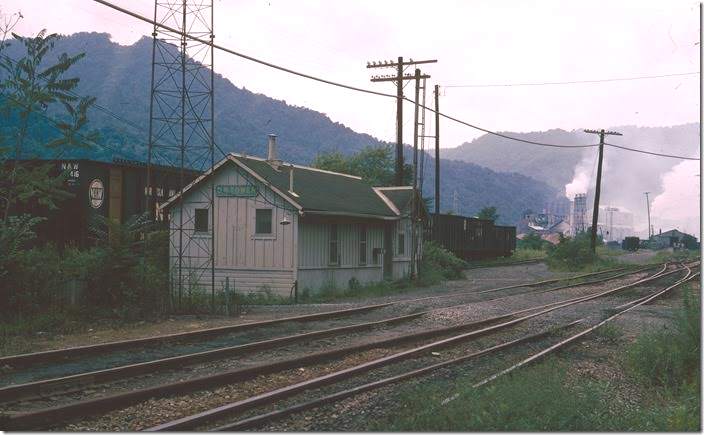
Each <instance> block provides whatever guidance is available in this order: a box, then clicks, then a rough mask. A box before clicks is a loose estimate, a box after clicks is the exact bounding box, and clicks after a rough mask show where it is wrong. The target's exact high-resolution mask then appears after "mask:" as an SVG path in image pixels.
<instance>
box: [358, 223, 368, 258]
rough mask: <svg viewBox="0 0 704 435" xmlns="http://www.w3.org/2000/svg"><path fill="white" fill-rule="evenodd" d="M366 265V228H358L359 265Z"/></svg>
mask: <svg viewBox="0 0 704 435" xmlns="http://www.w3.org/2000/svg"><path fill="white" fill-rule="evenodd" d="M366 264H367V226H366V225H364V224H362V225H360V226H359V265H360V266H364V265H366Z"/></svg>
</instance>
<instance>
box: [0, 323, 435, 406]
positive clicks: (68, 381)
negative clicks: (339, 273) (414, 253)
mask: <svg viewBox="0 0 704 435" xmlns="http://www.w3.org/2000/svg"><path fill="white" fill-rule="evenodd" d="M426 313H427V312H420V313H413V314H408V315H405V316H399V317H392V318H389V319H383V320H377V321H374V322H366V323H359V324H354V325H349V326H341V327H337V328H331V329H326V330H322V331H312V332H305V333H302V334H295V335H288V336H285V337H278V338H273V339H269V340H262V341H255V342H252V343H246V344H240V345H237V346H228V347H224V348H219V349H214V350H207V351H202V352H196V353H190V354H186V355H178V356H173V357H168V358H160V359H157V360H152V361H145V362H141V363H135V364H128V365H123V366H118V367H111V368H108V369H103V370H95V371H91V372H85V373H78V374H75V375H68V376H62V377H58V378H52V379H44V380H38V381H32V382H27V383H23V384H16V385H9V386H6V387H2V388H0V403H2V402H10V401H11V402H17V401H20V400H27V399H32V398H39V397H42V396H44V395H47V393H55V392H61V393H70V392H73V391H76V390H77V389H80V388H83V387H85V386H86V385H91V384H98V383H103V382H108V381H113V380H116V379H123V378H126V377H129V376H136V375H140V374H144V373H150V372H153V371H156V370H160V369H167V368H173V367H183V366H185V365H190V364H195V363H199V362H204V361H212V360H215V359H219V358H225V357H230V356H234V355H241V354H244V353H246V352H250V351H253V350H263V349H270V348H273V347H276V346H280V345H284V344H289V343H295V342H298V341H303V340H309V339H313V338H321V337H326V336H330V335H335V334H340V333H349V332H354V331H360V330H363V329H367V328H374V327H377V326H381V325H390V324H394V323H401V322H405V321H408V320H412V319H415V318H418V317H420V316H423V315H425V314H426Z"/></svg>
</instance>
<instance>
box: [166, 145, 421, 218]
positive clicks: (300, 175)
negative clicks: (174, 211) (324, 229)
mask: <svg viewBox="0 0 704 435" xmlns="http://www.w3.org/2000/svg"><path fill="white" fill-rule="evenodd" d="M227 164H235V165H237V166H239V167H240V168H242V169H243V170H245V171H247V172H248V173H250V174H251V175H253V176H255V177H256V178H257V179H258V180H259V181H261V182H262V183H264V184H266V185H267V186H268V187H270V188H271V189H272V190H274V191H275V192H276V193H277V194H279V195H280V196H282V197H283V198H284V199H285V200H286V201H288V202H289V203H291V204H293V205H294V206H295V207H296V208H297V209H298V210H299V211H301V212H304V213H313V214H331V215H354V216H368V217H374V218H381V219H398V217H399V216H400V215H401V213H402V208H398V207H397V205H396V202H395V201H397V200H398V201H399V204H403V205H404V206H405V204H404V199H403V197H404V196H405V197H407V198H408V199H410V192H411V189H412V188H411V187H410V186H409V187H403V188H401V189H399V192H401V191H404V190H405V192H403V193H398V194H396V193H389V192H390V191H389V190H387V188H374V187H372V186H371V185H369V184H368V183H366V182H365V181H363V180H362V179H361V178H360V177H356V176H354V175H349V174H342V173H337V172H330V171H324V170H321V169H316V168H311V167H307V166H300V165H292V164H289V163H282V164H280V165H276V166H275V165H272V164H270V162H267V161H266V160H265V159H262V158H259V157H251V156H245V155H241V154H235V153H230V154H228V156H227V157H226V158H224V159H223V160H221V161H220V162H218V163H217V164H216V165H215V166H214V167H213V168H212V169H211V170H209V171H207V172H206V173H204V174H203V175H202V176H200V177H198V178H197V179H196V180H194V181H193V182H192V183H191V184H190V185H188V186H186V188H185V189H184V192H187V191H189V190H190V189H191V188H193V187H194V186H195V185H196V184H198V183H200V182H202V181H203V180H205V179H206V178H208V177H209V176H210V175H211V174H212V173H213V172H215V171H218V170H220V169H221V168H223V167H224V166H226V165H227ZM292 170H293V192H290V191H289V188H290V185H289V183H290V173H291V171H292ZM380 190H381V192H380ZM393 192H395V191H393ZM389 195H391V196H392V197H393V199H392V198H389V197H388V196H389ZM177 198H178V195H176V196H174V197H172V198H170V199H169V201H168V202H166V203H165V204H164V205H163V206H162V208H163V209H166V208H168V207H170V205H172V204H173V203H174V202H175V200H176V199H177ZM407 202H408V200H406V203H407ZM400 210H401V212H400Z"/></svg>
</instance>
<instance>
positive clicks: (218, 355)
mask: <svg viewBox="0 0 704 435" xmlns="http://www.w3.org/2000/svg"><path fill="white" fill-rule="evenodd" d="M617 270H621V269H617ZM642 270H643V269H640V270H637V271H632V272H626V273H620V274H617V275H613V276H609V277H606V278H601V279H599V280H592V281H586V282H582V283H579V284H577V285H565V286H561V287H557V288H554V289H562V288H566V287H570V286H573V287H576V286H579V285H586V284H593V283H595V282H605V281H607V280H610V279H615V278H618V277H621V276H624V275H627V274H630V273H637V272H640V271H642ZM613 271H614V270H611V271H605V272H598V273H591V274H585V275H580V276H577V277H572V278H571V279H576V278H581V277H584V276H592V275H595V274H603V273H606V272H613ZM557 281H560V280H559V279H558V280H555V279H553V280H546V281H540V282H537V283H533V285H536V284H544V283H552V282H557ZM514 287H516V286H509V287H508V288H514ZM493 290H498V289H493ZM493 290H492V291H493ZM549 290H551V289H548V290H544V291H549ZM479 293H484V292H479ZM459 306H461V305H459ZM377 307H378V305H377ZM437 310H439V309H435V310H430V311H422V312H417V313H413V314H409V315H404V316H397V317H392V318H385V319H382V320H378V321H372V322H365V323H360V324H353V325H348V326H342V327H337V328H330V329H325V330H320V331H312V332H306V333H301V334H294V335H289V336H284V337H277V338H273V339H267V340H261V341H255V342H250V343H246V344H240V345H236V346H227V347H220V348H217V349H213V350H208V351H201V352H195V353H189V354H185V355H178V356H173V357H167V358H159V359H156V360H151V361H146V362H140V363H136V364H127V365H121V366H117V367H110V368H107V369H101V370H93V371H88V372H84V373H78V374H72V375H67V376H61V377H58V378H51V379H43V380H37V381H32V382H25V383H20V384H15V385H9V386H6V387H3V388H0V402H16V401H20V400H25V401H26V400H32V399H37V398H42V397H45V396H48V395H57V394H68V393H72V392H75V391H80V390H81V389H83V388H85V387H86V386H88V385H94V384H100V383H106V382H110V381H115V380H119V379H125V378H128V377H134V376H137V375H141V374H146V373H153V372H155V371H159V370H167V369H172V368H179V367H183V366H187V365H193V364H196V363H201V362H206V361H212V360H217V359H224V358H228V357H232V356H236V355H243V354H247V353H249V352H252V351H259V350H264V349H270V348H275V347H278V346H283V345H286V344H291V343H295V342H301V341H306V340H311V339H318V338H322V337H328V336H331V335H335V334H349V333H352V332H357V331H362V330H365V329H372V328H376V327H379V326H388V325H393V324H397V323H402V322H405V321H410V320H413V319H417V318H419V317H421V316H423V315H425V314H429V313H431V312H432V311H437ZM347 312H348V311H344V313H347ZM313 317H314V318H318V317H319V315H314V316H313ZM503 318H505V316H499V317H498V318H494V319H488V320H487V321H494V320H500V319H503ZM297 319H299V320H300V319H301V317H297ZM484 322H486V321H484ZM263 323H264V324H269V322H263ZM252 325H253V324H246V326H248V327H251V326H252ZM473 326H476V325H475V323H474V322H470V324H469V327H473ZM138 342H139V340H138ZM40 356H43V355H42V354H41V353H40Z"/></svg>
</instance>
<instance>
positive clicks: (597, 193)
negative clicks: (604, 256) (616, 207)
mask: <svg viewBox="0 0 704 435" xmlns="http://www.w3.org/2000/svg"><path fill="white" fill-rule="evenodd" d="M584 132H585V133H591V134H598V135H599V166H598V167H597V170H596V190H595V192H594V210H593V212H592V240H591V244H590V248H591V250H592V254H595V253H596V224H597V222H598V221H599V196H600V195H601V164H602V162H603V160H604V136H607V135H609V136H611V135H614V136H622V134H621V133H619V132H617V131H604V129H603V128H602V129H601V130H584Z"/></svg>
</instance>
